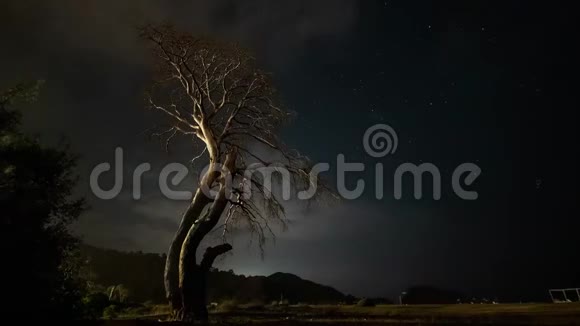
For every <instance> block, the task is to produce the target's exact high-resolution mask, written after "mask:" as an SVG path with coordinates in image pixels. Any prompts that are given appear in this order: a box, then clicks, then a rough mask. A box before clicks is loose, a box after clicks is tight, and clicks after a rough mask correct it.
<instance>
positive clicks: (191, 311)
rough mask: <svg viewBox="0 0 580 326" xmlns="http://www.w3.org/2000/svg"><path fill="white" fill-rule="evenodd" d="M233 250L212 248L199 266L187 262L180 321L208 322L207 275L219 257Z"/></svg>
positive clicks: (224, 247)
mask: <svg viewBox="0 0 580 326" xmlns="http://www.w3.org/2000/svg"><path fill="white" fill-rule="evenodd" d="M230 250H232V246H231V245H230V244H227V243H226V244H222V245H219V246H216V247H210V248H208V249H207V250H206V252H205V254H204V255H203V259H202V261H201V263H200V264H199V265H197V264H195V262H193V263H190V262H187V263H186V264H185V266H184V275H185V277H184V278H183V281H182V283H181V295H182V298H183V307H182V310H181V311H180V313H179V320H181V321H186V322H192V321H194V320H198V321H202V322H206V321H207V320H208V313H207V303H206V300H207V273H208V272H209V270H210V268H211V266H212V265H213V262H214V260H215V259H216V257H217V256H219V255H221V254H224V253H226V252H228V251H230Z"/></svg>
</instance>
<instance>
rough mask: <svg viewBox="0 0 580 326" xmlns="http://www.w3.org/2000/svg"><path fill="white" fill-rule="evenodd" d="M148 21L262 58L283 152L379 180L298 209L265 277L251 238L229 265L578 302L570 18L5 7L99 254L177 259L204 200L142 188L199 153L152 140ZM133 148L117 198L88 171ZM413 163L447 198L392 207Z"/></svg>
mask: <svg viewBox="0 0 580 326" xmlns="http://www.w3.org/2000/svg"><path fill="white" fill-rule="evenodd" d="M564 3H567V2H562V4H564ZM151 21H153V22H159V21H169V22H172V23H173V24H175V25H176V26H178V27H180V28H181V29H184V30H187V31H191V32H192V33H194V34H197V35H209V36H211V37H216V38H220V39H225V40H230V41H236V42H239V43H241V44H243V45H244V46H246V47H247V48H249V49H251V50H253V51H254V53H255V54H256V57H257V60H258V62H259V63H260V64H261V65H262V67H263V68H264V69H266V70H268V71H271V72H272V73H273V77H274V81H275V85H276V87H277V88H278V90H279V91H280V93H281V96H282V98H283V102H284V104H285V106H286V107H287V108H289V109H290V110H292V111H295V112H296V118H295V119H294V121H293V123H292V124H290V125H288V126H287V127H285V128H284V130H282V133H283V136H284V139H285V140H286V142H287V143H288V144H289V145H291V146H292V147H295V148H297V149H299V150H300V151H301V152H302V153H304V154H305V155H308V156H309V157H310V158H311V159H312V160H313V161H315V162H329V163H330V164H331V166H334V165H335V164H336V157H337V155H338V154H339V153H342V154H344V155H345V157H346V159H347V161H348V162H355V161H356V162H363V163H365V164H366V165H367V167H368V168H367V170H366V171H365V172H364V173H358V174H353V175H352V177H358V178H363V179H364V180H365V182H366V183H367V188H368V190H369V191H368V193H365V196H363V197H362V198H360V199H357V200H352V201H349V200H343V201H341V202H339V203H333V204H332V205H329V206H312V207H305V206H304V205H301V204H299V203H295V202H289V203H288V210H289V213H288V217H289V218H290V220H291V225H290V228H289V230H288V231H286V232H282V233H279V235H278V238H277V241H276V243H275V244H274V243H270V244H269V245H268V246H267V248H266V252H265V257H264V259H263V260H262V259H261V257H260V254H259V251H258V250H256V247H255V246H253V245H251V244H248V242H247V239H245V238H244V236H243V235H240V236H238V237H236V241H234V248H235V249H234V254H233V255H229V256H226V257H224V258H223V259H221V260H220V261H219V263H218V267H219V268H222V269H233V270H234V271H235V272H236V273H243V274H253V275H256V274H261V275H268V274H271V273H273V272H277V271H283V272H290V273H295V274H297V275H299V276H301V277H303V278H307V279H311V280H313V281H316V282H320V283H323V284H328V285H332V286H334V287H336V288H337V289H339V290H341V291H344V292H347V293H352V294H354V295H359V296H387V297H393V298H394V297H396V296H397V295H398V294H399V293H400V291H402V290H404V289H405V288H407V287H409V286H412V285H424V284H428V285H434V286H439V287H443V288H448V289H454V290H458V291H462V292H465V293H469V294H474V295H482V296H487V297H498V298H500V299H501V298H505V299H509V300H520V299H521V300H538V299H545V298H546V296H547V291H546V289H548V288H554V287H578V286H580V263H579V262H578V258H580V257H579V256H578V253H577V252H578V251H577V248H578V238H579V236H578V235H579V234H580V228H579V227H578V226H579V224H580V223H578V218H579V217H580V215H579V207H578V206H579V205H578V198H580V197H579V196H578V194H579V187H580V178H579V172H578V161H577V159H576V157H578V154H579V150H578V145H577V141H578V140H579V137H578V126H577V124H578V120H577V119H576V116H577V114H576V111H577V109H578V107H579V105H578V104H579V103H578V102H579V101H578V95H577V94H578V92H579V88H578V76H579V75H578V72H577V71H578V70H577V60H578V58H580V56H579V54H578V51H577V50H576V49H575V45H577V44H576V43H577V41H578V34H577V31H576V30H577V28H576V27H577V26H576V25H577V19H576V15H575V11H574V10H572V9H571V8H566V7H565V6H563V5H558V4H557V3H554V2H545V1H544V2H536V1H523V0H522V1H461V0H441V1H418V0H416V1H402V0H388V1H360V2H355V1H350V0H317V1H306V0H304V1H269V0H248V1H228V0H217V1H216V0H212V1H209V0H208V1H172V2H169V1H112V0H111V1H82V2H81V1H73V0H70V1H59V2H58V3H57V2H49V1H3V2H2V4H1V5H0V27H1V28H0V33H1V34H2V36H1V37H2V51H0V69H1V70H0V71H1V72H2V74H1V75H0V87H1V88H4V87H8V86H9V85H13V84H14V83H16V82H18V81H23V80H35V79H43V80H45V81H46V84H45V87H44V89H43V92H42V95H41V97H40V99H39V102H38V103H37V104H35V105H31V106H26V107H23V111H24V117H25V127H26V129H27V130H29V131H30V132H33V133H38V134H39V135H40V137H42V140H43V141H44V142H47V143H56V142H57V141H58V140H59V138H60V137H61V136H66V137H67V138H68V139H69V140H70V142H71V144H72V148H73V150H74V151H75V152H77V153H79V154H80V155H81V161H80V167H79V176H80V185H79V193H80V194H84V195H86V196H88V199H89V202H90V204H91V209H90V210H88V211H87V212H86V213H85V214H84V215H83V216H82V218H81V220H80V221H79V222H78V224H77V225H76V226H75V229H76V231H77V232H78V234H79V235H81V236H82V237H83V239H84V240H85V241H86V242H87V243H89V244H92V245H96V246H101V247H108V248H115V249H121V250H141V251H145V252H158V253H162V252H165V251H166V249H167V248H168V246H169V242H170V240H171V237H172V234H173V232H174V231H175V230H176V228H177V225H178V223H179V218H180V213H181V212H182V211H183V210H184V208H185V207H186V206H187V202H175V201H170V200H167V199H165V198H164V197H163V196H162V195H161V194H160V192H159V190H158V189H157V187H156V186H155V182H156V178H157V176H156V175H155V173H153V172H152V173H150V174H147V175H146V179H145V181H144V182H145V188H144V191H143V192H144V195H143V196H144V197H143V198H142V199H141V200H139V201H135V200H133V199H132V198H131V195H130V194H131V190H132V189H131V187H130V186H131V183H130V182H131V173H132V172H131V171H132V170H133V169H134V168H135V167H136V166H137V165H138V164H140V163H142V162H150V163H151V164H152V166H153V169H154V171H159V170H160V169H161V168H162V167H163V165H164V164H165V163H167V162H182V163H186V162H188V160H190V159H191V158H192V157H194V156H196V155H197V154H198V150H196V149H194V148H191V146H188V145H186V144H176V146H174V147H172V148H171V149H170V151H169V153H166V152H165V149H164V145H163V144H160V143H159V142H157V141H155V139H150V137H148V136H147V135H148V132H147V130H148V129H149V128H151V127H153V126H154V125H156V124H158V123H160V122H161V120H160V116H159V115H156V114H155V113H154V112H151V111H149V110H146V109H145V104H144V102H143V91H144V89H145V87H146V86H147V85H148V83H149V81H150V74H151V65H150V58H149V57H148V52H147V50H146V47H145V46H144V44H143V42H142V41H141V40H139V39H138V37H137V32H136V26H139V25H140V24H142V23H144V22H151ZM377 123H385V124H388V125H390V126H392V127H393V128H394V129H395V130H396V131H397V134H398V137H399V148H398V150H397V152H396V153H395V154H394V155H391V156H387V157H385V158H379V159H376V158H372V157H370V156H368V155H367V154H366V153H365V151H364V148H363V145H362V137H363V134H364V132H365V130H366V129H367V128H369V127H371V126H372V125H374V124H377ZM117 146H121V147H122V148H123V149H124V151H125V170H126V171H127V173H126V174H125V179H124V180H125V182H126V186H125V187H124V188H123V192H122V193H121V195H120V196H118V197H117V198H115V199H113V200H109V201H105V200H100V199H98V198H95V197H94V196H93V195H92V194H91V192H90V189H89V186H88V178H89V174H90V171H91V170H92V168H93V167H94V166H95V165H97V164H98V163H101V162H112V160H113V156H114V150H115V148H116V147H117ZM404 162H412V163H416V164H420V163H422V162H431V163H433V164H435V165H437V166H438V167H439V169H440V171H441V175H442V180H443V195H442V198H441V200H438V201H437V200H433V199H432V197H431V196H430V195H431V193H430V192H429V191H425V194H424V198H423V199H421V200H415V199H414V198H413V197H412V188H411V187H408V188H404V192H403V195H404V197H403V199H401V200H395V199H394V197H393V195H392V189H391V188H389V185H392V171H394V170H395V168H396V167H397V166H398V165H399V164H401V163H404ZM464 162H472V163H476V164H477V165H478V166H480V167H481V169H482V175H481V176H480V177H479V178H478V179H477V181H476V182H475V183H474V184H473V185H472V186H471V187H470V189H472V190H476V191H477V192H478V193H479V198H478V199H477V200H475V201H463V200H460V199H459V198H457V196H455V195H454V193H453V192H452V189H451V173H452V172H453V170H454V169H455V167H456V166H458V165H459V164H461V163H464ZM376 163H383V164H384V169H385V171H386V175H387V176H386V179H385V185H386V186H385V189H386V190H385V191H386V192H385V198H383V199H381V200H377V199H375V198H374V196H373V193H372V192H371V191H370V190H372V188H373V187H374V182H375V181H374V176H373V168H374V165H375V164H376ZM389 171H390V172H389ZM389 174H390V176H389ZM327 176H328V179H329V180H330V182H331V183H332V181H333V180H334V179H335V178H334V177H333V175H332V171H331V173H328V174H327ZM193 180H194V177H193V176H192V177H191V178H190V179H189V180H188V181H187V182H184V183H183V184H182V185H180V187H181V188H183V189H186V188H187V187H188V186H191V184H192V182H193ZM349 181H353V180H349ZM188 182H189V183H188ZM104 184H105V183H103V185H104ZM349 185H350V186H352V185H354V181H353V182H351V183H349ZM425 189H429V186H425Z"/></svg>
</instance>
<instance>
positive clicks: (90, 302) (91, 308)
mask: <svg viewBox="0 0 580 326" xmlns="http://www.w3.org/2000/svg"><path fill="white" fill-rule="evenodd" d="M110 304H111V303H110V302H109V297H108V296H107V295H106V294H104V293H101V292H96V293H91V294H89V295H87V296H86V297H84V298H83V306H84V315H85V318H87V319H97V318H100V317H101V316H102V315H103V311H104V310H105V308H107V307H108V306H109V305H110Z"/></svg>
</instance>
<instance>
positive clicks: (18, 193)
mask: <svg viewBox="0 0 580 326" xmlns="http://www.w3.org/2000/svg"><path fill="white" fill-rule="evenodd" d="M37 90H38V85H19V86H17V87H14V88H12V89H9V90H7V91H3V92H0V202H1V205H2V206H1V212H2V214H1V216H0V224H1V227H0V230H1V231H0V242H1V247H2V248H3V249H4V257H3V261H4V262H5V264H4V266H3V268H2V272H3V273H4V278H3V280H4V284H5V285H4V286H3V297H4V298H7V300H5V301H4V303H3V304H2V307H3V309H6V310H7V312H8V313H9V316H19V318H22V317H30V318H34V317H42V318H48V319H68V318H78V317H80V316H81V315H80V314H81V311H82V308H81V300H80V299H81V291H80V288H81V287H80V285H81V282H80V280H79V279H78V275H79V273H78V272H79V269H78V267H79V264H78V262H79V260H78V258H79V256H78V255H77V251H76V248H77V244H78V241H77V239H75V238H74V237H73V236H72V235H71V234H70V233H69V230H68V226H69V225H70V223H71V222H73V221H74V220H76V219H77V217H78V216H79V214H80V213H81V211H82V209H83V208H84V202H83V200H71V199H70V195H71V191H72V189H73V187H74V185H75V182H76V178H75V176H74V174H73V168H74V166H75V157H73V156H71V155H70V154H69V151H68V150H67V148H48V147H45V146H42V145H41V144H40V143H39V142H38V141H37V140H35V139H33V138H31V137H29V136H27V135H25V134H23V133H22V132H21V131H20V113H19V112H17V111H14V110H13V109H12V106H13V104H15V102H17V101H30V100H33V99H34V98H35V96H36V93H37Z"/></svg>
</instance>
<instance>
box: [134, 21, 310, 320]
mask: <svg viewBox="0 0 580 326" xmlns="http://www.w3.org/2000/svg"><path fill="white" fill-rule="evenodd" d="M141 32H142V36H143V37H144V38H145V39H146V40H148V41H150V44H151V48H152V51H153V54H154V57H155V58H156V61H157V66H158V77H156V79H155V82H154V84H153V86H152V87H151V90H150V91H149V93H148V96H147V101H148V104H149V105H150V107H151V108H153V109H156V110H159V111H161V112H162V113H163V114H164V115H165V116H166V117H167V118H168V121H169V123H170V126H169V128H168V129H167V130H164V131H162V132H160V133H158V135H161V136H164V137H165V140H166V142H167V144H168V143H169V142H170V141H171V140H172V139H173V138H174V137H176V136H179V135H183V136H186V137H189V138H190V139H191V141H193V142H200V143H201V144H202V146H203V148H204V152H205V153H207V154H206V155H207V158H208V162H207V163H208V168H207V172H205V173H204V174H202V175H201V176H200V178H199V181H198V184H197V190H196V192H195V194H194V196H193V199H192V201H191V203H190V205H189V207H188V208H187V210H186V212H185V213H184V214H183V216H182V220H181V224H180V226H179V229H178V230H177V232H176V233H175V237H174V239H173V242H172V243H171V246H170V248H169V252H168V254H167V262H166V266H165V288H166V294H167V298H168V300H169V303H170V305H171V309H172V312H173V317H174V318H175V319H178V320H192V319H201V320H206V319H207V310H206V301H205V300H206V298H205V293H206V292H205V291H206V290H205V288H206V281H205V279H206V277H205V275H206V273H207V272H208V270H209V269H210V268H211V266H212V264H213V261H214V259H215V258H216V257H217V256H219V255H221V254H223V253H225V252H228V251H229V250H231V249H232V246H231V245H230V244H228V243H227V239H228V234H229V232H230V230H231V227H232V226H233V225H234V224H235V223H240V222H244V223H246V224H247V225H248V226H249V229H250V230H251V232H252V233H253V234H255V235H256V236H257V237H258V243H259V244H260V247H261V246H262V245H263V244H264V241H265V239H266V238H267V236H268V235H272V236H273V235H274V234H273V232H272V229H271V227H270V222H272V221H282V222H283V221H284V206H283V203H282V202H281V201H280V200H278V198H277V196H276V195H275V194H273V193H272V189H271V184H270V183H269V182H265V181H266V180H264V178H261V177H260V174H257V175H255V174H254V175H253V176H252V177H248V173H247V171H252V169H259V167H261V166H269V167H273V166H274V167H275V170H276V171H279V172H280V173H287V174H288V175H290V176H291V178H292V182H293V186H294V188H293V189H294V190H297V189H299V188H300V187H307V186H309V185H310V184H311V183H312V182H313V181H314V180H311V179H312V178H311V176H310V163H309V161H308V160H307V159H306V158H305V157H303V156H301V155H300V154H299V153H298V152H296V151H293V150H289V149H287V148H286V147H285V146H284V145H283V144H282V142H281V141H280V140H279V138H278V137H277V135H276V133H277V131H278V129H279V127H280V125H281V123H282V122H284V121H285V120H286V119H287V118H288V117H289V113H288V112H287V111H285V110H284V109H282V108H281V107H279V106H278V105H277V104H276V103H277V100H276V92H275V90H274V89H273V87H272V86H271V82H270V78H269V76H268V75H267V74H266V73H264V72H262V71H260V70H259V69H257V68H256V67H255V65H254V58H253V57H252V56H251V55H250V54H249V53H248V52H246V51H244V50H243V49H241V48H240V47H238V46H236V45H232V44H224V43H220V42H216V41H213V40H208V39H204V38H196V37H193V36H191V35H189V34H187V33H182V32H179V31H176V30H175V29H173V28H172V27H170V26H147V27H145V28H143V29H142V31H141ZM260 147H262V148H264V149H267V150H256V148H260ZM264 153H267V154H264ZM202 154H203V152H202ZM192 156H193V154H192ZM200 157H201V155H198V157H196V158H197V159H199V158H200ZM256 163H258V165H256ZM274 163H275V164H274ZM208 190H212V191H213V193H214V195H209V192H208ZM248 191H249V194H251V196H248ZM220 221H222V223H221V225H220V223H219V222H220ZM218 225H220V226H218ZM218 227H221V228H223V230H221V231H222V235H223V237H222V238H223V244H221V245H218V246H215V247H209V248H207V249H206V251H205V253H204V254H203V256H202V258H201V261H200V262H198V261H197V259H196V253H197V251H198V247H199V246H200V243H201V241H202V240H203V239H204V238H205V237H206V236H207V235H208V234H209V233H210V232H212V230H216V229H217V228H218Z"/></svg>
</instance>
